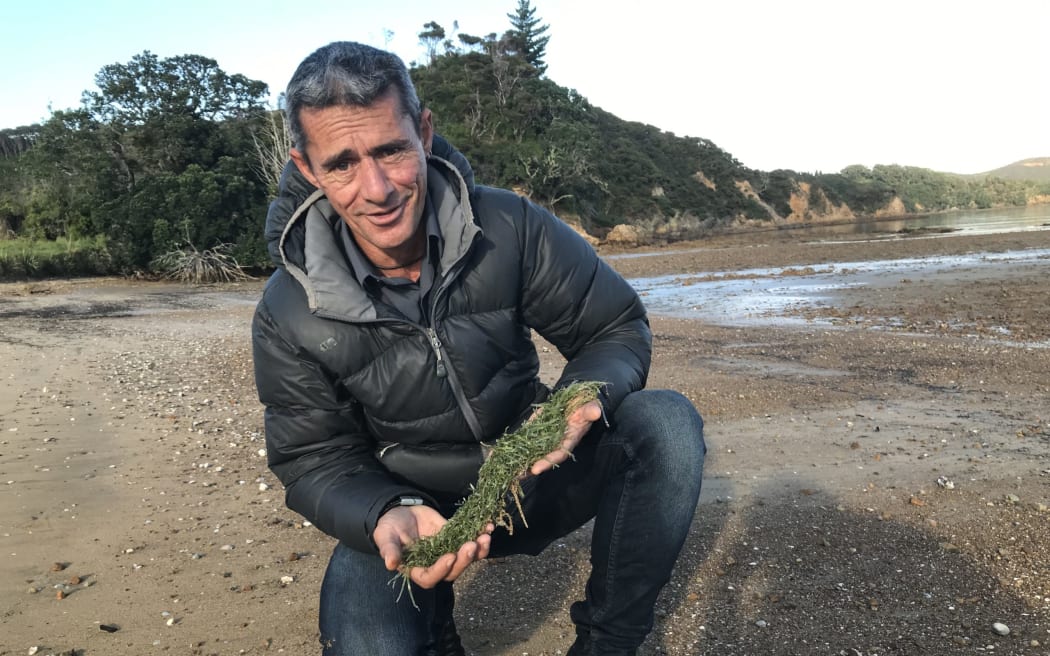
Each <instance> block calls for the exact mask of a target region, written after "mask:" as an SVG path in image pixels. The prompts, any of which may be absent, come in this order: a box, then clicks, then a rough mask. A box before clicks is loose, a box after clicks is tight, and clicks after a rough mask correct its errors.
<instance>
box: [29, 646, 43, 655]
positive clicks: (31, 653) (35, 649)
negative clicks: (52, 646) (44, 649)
mask: <svg viewBox="0 0 1050 656" xmlns="http://www.w3.org/2000/svg"><path fill="white" fill-rule="evenodd" d="M38 651H40V647H37V646H36V645H33V646H32V647H30V648H29V651H28V652H26V653H28V654H29V656H33V654H35V653H37V652H38Z"/></svg>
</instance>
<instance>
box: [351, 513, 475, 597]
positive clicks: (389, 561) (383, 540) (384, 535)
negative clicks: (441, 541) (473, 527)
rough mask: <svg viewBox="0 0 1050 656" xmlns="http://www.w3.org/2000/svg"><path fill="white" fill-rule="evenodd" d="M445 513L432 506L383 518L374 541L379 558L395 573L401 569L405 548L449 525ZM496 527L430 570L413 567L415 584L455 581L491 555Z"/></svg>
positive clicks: (385, 514)
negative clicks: (475, 563) (377, 548)
mask: <svg viewBox="0 0 1050 656" xmlns="http://www.w3.org/2000/svg"><path fill="white" fill-rule="evenodd" d="M447 521H448V520H446V519H445V518H444V517H443V516H442V515H441V513H439V512H438V511H436V510H434V509H433V508H430V507H429V506H396V507H394V508H391V509H390V510H388V511H387V512H385V513H383V515H382V516H381V517H380V518H379V522H378V523H376V528H375V531H374V532H373V533H372V540H373V541H374V542H375V543H376V546H377V547H379V556H380V557H381V558H382V559H383V563H384V564H385V565H386V568H387V569H388V570H390V571H391V572H393V571H396V570H397V568H398V567H400V566H401V553H402V551H403V550H404V548H405V547H407V546H408V545H410V544H412V543H413V542H415V541H416V540H419V539H420V538H423V537H427V536H429V535H434V534H436V533H437V532H438V531H440V530H441V527H442V526H444V525H445V523H446V522H447ZM493 528H494V527H493V526H492V525H491V524H490V525H489V526H488V527H487V528H486V531H485V532H484V533H482V534H481V535H479V536H478V538H477V539H476V540H471V541H470V542H467V543H465V544H464V545H463V546H461V547H460V548H459V551H457V552H456V553H454V554H452V553H448V554H445V555H444V556H442V557H441V558H438V560H437V562H435V563H434V564H433V565H431V566H430V567H413V568H412V570H411V571H410V572H409V577H410V578H411V579H412V581H413V582H414V583H415V584H416V585H418V586H419V587H421V588H433V587H434V586H435V585H437V584H438V583H440V582H442V581H450V582H451V581H455V580H456V579H457V578H459V575H460V574H462V573H463V572H464V571H466V569H467V567H468V566H470V564H471V563H473V562H475V561H477V560H481V559H482V558H485V557H486V556H488V555H489V546H490V544H491V541H492V540H491V537H490V535H489V533H491V532H492V530H493Z"/></svg>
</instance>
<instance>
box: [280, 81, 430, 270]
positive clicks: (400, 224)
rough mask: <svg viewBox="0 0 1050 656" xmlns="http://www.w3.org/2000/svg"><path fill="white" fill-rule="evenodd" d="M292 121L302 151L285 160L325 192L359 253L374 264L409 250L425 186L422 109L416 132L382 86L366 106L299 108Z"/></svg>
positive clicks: (425, 118) (426, 120)
mask: <svg viewBox="0 0 1050 656" xmlns="http://www.w3.org/2000/svg"><path fill="white" fill-rule="evenodd" d="M300 121H301V123H302V128H303V132H304V134H305V135H306V140H307V143H306V148H305V150H306V152H305V153H303V152H301V151H299V150H296V149H293V150H292V159H293V160H295V163H296V165H297V166H298V167H299V170H300V171H302V173H303V175H305V176H306V178H307V179H308V180H309V181H310V182H311V183H313V184H314V186H316V187H318V188H319V189H321V190H322V191H324V192H325V194H326V195H327V196H328V200H329V202H331V203H332V206H333V207H334V208H335V210H336V211H337V212H338V213H339V216H341V217H342V218H343V220H344V221H346V224H347V225H348V226H349V227H350V230H351V232H353V234H354V238H355V239H356V240H357V244H358V246H359V247H360V248H361V250H362V252H364V254H365V255H366V256H367V257H368V258H369V259H371V260H372V261H373V262H375V263H376V264H380V265H384V264H388V260H390V259H394V260H398V259H402V260H403V259H404V256H405V255H410V254H413V251H414V250H415V249H416V248H418V246H416V245H415V243H414V242H413V241H412V237H413V236H414V235H416V234H417V232H418V230H417V229H418V228H419V223H420V220H421V218H422V216H423V205H424V201H425V199H426V191H427V166H426V153H428V152H429V151H430V145H431V141H432V139H433V126H432V123H431V118H430V111H429V110H424V111H423V114H422V116H421V118H420V125H419V126H418V127H419V130H418V131H417V130H416V127H417V126H414V125H412V121H411V119H410V118H409V117H408V116H406V115H404V114H403V113H402V112H401V106H400V103H399V101H398V95H397V92H396V91H390V92H388V93H387V94H386V95H384V96H381V97H380V98H378V99H377V100H376V101H375V102H374V103H373V104H372V105H370V106H368V107H346V106H336V107H326V108H324V109H304V110H303V111H302V114H301V115H300Z"/></svg>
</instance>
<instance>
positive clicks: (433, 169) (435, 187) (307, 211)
mask: <svg viewBox="0 0 1050 656" xmlns="http://www.w3.org/2000/svg"><path fill="white" fill-rule="evenodd" d="M427 165H428V166H427V202H431V203H433V209H434V213H435V214H436V215H437V220H438V225H440V226H441V235H442V237H443V238H444V240H445V248H444V250H443V252H442V254H441V262H440V272H439V275H440V277H441V278H444V277H445V276H446V275H447V274H448V272H449V271H451V270H452V269H453V267H454V265H455V264H456V263H457V262H458V261H459V260H460V259H462V258H463V257H464V256H465V255H466V254H467V252H468V251H469V249H470V246H471V244H473V243H474V239H475V238H476V237H477V235H478V234H480V233H481V228H480V227H478V225H477V224H476V223H475V222H474V212H473V210H472V209H471V204H470V188H469V186H468V184H467V182H466V180H464V179H463V176H462V175H460V173H459V171H458V170H457V169H456V167H455V166H454V165H452V164H451V163H450V162H448V161H447V160H444V159H441V158H440V157H436V156H433V155H432V156H430V157H429V158H427ZM339 220H340V218H339V215H338V214H336V212H335V210H334V209H333V208H332V205H331V203H329V202H328V199H327V198H326V197H325V195H324V193H323V192H322V191H321V190H320V189H318V190H317V191H315V192H314V193H312V194H310V196H309V197H307V199H306V200H305V201H303V203H302V204H301V205H300V206H299V207H298V208H296V210H295V212H294V213H293V214H292V216H291V218H290V219H289V220H288V223H287V224H285V227H284V231H283V232H282V233H281V240H280V244H279V249H280V252H281V257H282V259H283V261H284V266H285V268H286V269H287V271H288V273H290V274H291V275H292V277H294V278H295V279H296V280H298V281H299V284H300V285H302V286H303V289H304V290H305V291H306V298H307V302H308V303H309V306H310V311H311V312H313V313H315V314H318V315H322V316H326V317H332V318H336V319H343V320H346V321H355V322H360V321H374V320H375V319H376V317H377V315H376V308H375V305H374V304H373V303H372V300H371V299H370V298H369V297H368V294H366V293H365V290H364V289H362V288H361V285H360V284H358V282H357V280H356V279H355V277H354V275H353V272H351V271H350V267H349V265H348V264H347V262H346V257H345V256H344V255H343V253H342V252H341V251H340V250H339V245H338V244H336V242H335V238H334V235H333V233H332V222H333V221H339ZM300 223H302V224H303V227H304V229H305V237H304V239H303V240H302V252H301V253H298V254H295V255H297V256H293V254H292V253H289V252H288V251H287V250H286V247H287V246H289V244H290V243H291V242H289V240H288V235H289V234H291V232H292V230H293V229H295V227H296V226H297V225H299V224H300ZM296 262H302V263H303V266H302V267H300V266H299V265H298V264H296Z"/></svg>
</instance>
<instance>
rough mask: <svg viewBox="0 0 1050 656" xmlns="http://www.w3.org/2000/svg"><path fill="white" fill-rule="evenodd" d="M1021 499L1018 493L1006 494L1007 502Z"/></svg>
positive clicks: (1015, 501)
mask: <svg viewBox="0 0 1050 656" xmlns="http://www.w3.org/2000/svg"><path fill="white" fill-rule="evenodd" d="M1020 500H1021V497H1019V496H1017V495H1016V494H1007V495H1006V502H1007V503H1017V502H1018V501H1020Z"/></svg>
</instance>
